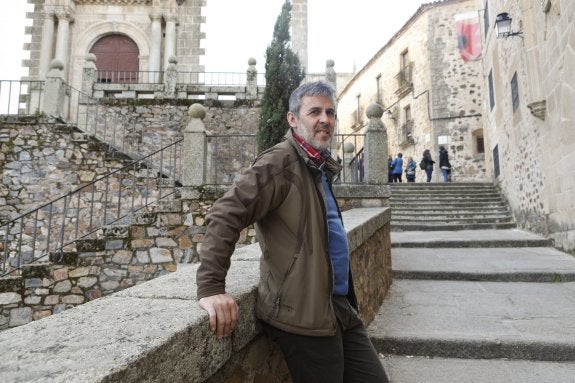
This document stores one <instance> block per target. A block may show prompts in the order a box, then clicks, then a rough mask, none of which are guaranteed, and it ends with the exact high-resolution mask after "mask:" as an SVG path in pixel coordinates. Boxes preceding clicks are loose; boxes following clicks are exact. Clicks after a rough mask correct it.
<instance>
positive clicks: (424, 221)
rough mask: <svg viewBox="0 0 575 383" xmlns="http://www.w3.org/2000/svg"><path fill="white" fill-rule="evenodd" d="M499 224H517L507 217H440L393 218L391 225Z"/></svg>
mask: <svg viewBox="0 0 575 383" xmlns="http://www.w3.org/2000/svg"><path fill="white" fill-rule="evenodd" d="M499 223H506V224H507V223H511V224H515V223H514V222H513V220H512V218H510V217H507V218H500V219H496V218H472V217H471V218H451V219H446V218H442V217H438V218H425V217H422V218H420V219H414V218H408V219H401V218H399V219H396V218H392V219H391V225H392V226H397V227H405V226H410V227H411V226H414V225H424V226H425V227H427V226H437V225H441V226H445V225H450V226H460V227H461V226H462V225H481V224H493V225H494V224H499Z"/></svg>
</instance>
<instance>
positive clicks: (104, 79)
mask: <svg viewBox="0 0 575 383" xmlns="http://www.w3.org/2000/svg"><path fill="white" fill-rule="evenodd" d="M164 73H165V72H162V71H107V70H99V71H98V72H97V79H98V82H100V83H110V84H162V83H163V82H164ZM247 76H248V75H247V73H246V72H177V83H178V84H183V85H213V86H246V85H247V83H248V77H247ZM256 80H257V84H258V86H265V74H264V73H258V74H257V77H256Z"/></svg>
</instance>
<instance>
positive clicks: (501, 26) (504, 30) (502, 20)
mask: <svg viewBox="0 0 575 383" xmlns="http://www.w3.org/2000/svg"><path fill="white" fill-rule="evenodd" d="M511 20H513V19H512V18H511V17H509V14H508V13H507V12H503V13H500V14H498V15H497V18H495V28H496V29H497V38H499V37H509V36H520V37H523V32H521V31H518V32H513V31H511Z"/></svg>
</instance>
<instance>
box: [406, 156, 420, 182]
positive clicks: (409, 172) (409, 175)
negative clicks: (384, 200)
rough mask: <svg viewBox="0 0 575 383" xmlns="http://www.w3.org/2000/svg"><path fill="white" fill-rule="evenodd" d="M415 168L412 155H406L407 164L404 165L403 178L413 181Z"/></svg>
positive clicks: (415, 164)
mask: <svg viewBox="0 0 575 383" xmlns="http://www.w3.org/2000/svg"><path fill="white" fill-rule="evenodd" d="M416 168H417V163H416V162H415V161H414V160H413V157H411V156H409V157H407V164H406V165H405V178H406V179H407V182H415V169H416Z"/></svg>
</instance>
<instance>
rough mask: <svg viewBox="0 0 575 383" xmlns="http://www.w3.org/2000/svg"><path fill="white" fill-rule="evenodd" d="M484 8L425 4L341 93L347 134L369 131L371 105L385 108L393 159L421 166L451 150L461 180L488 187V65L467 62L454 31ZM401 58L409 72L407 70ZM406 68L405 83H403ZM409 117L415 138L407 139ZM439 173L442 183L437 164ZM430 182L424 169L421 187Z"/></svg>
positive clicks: (464, 2) (454, 1) (459, 1)
mask: <svg viewBox="0 0 575 383" xmlns="http://www.w3.org/2000/svg"><path fill="white" fill-rule="evenodd" d="M478 9H479V8H477V6H476V4H475V1H473V0H450V1H442V2H433V3H429V4H424V5H423V6H422V7H421V8H420V9H419V10H418V11H417V12H416V13H415V14H414V15H413V16H412V18H411V19H410V20H408V21H407V23H406V24H405V25H404V26H403V27H402V28H401V29H400V30H399V31H398V32H397V33H396V34H395V35H394V36H393V37H392V38H391V39H390V40H389V41H388V42H386V43H385V45H384V46H383V47H382V48H381V49H380V50H379V51H378V52H377V53H376V54H375V55H374V56H373V57H372V58H371V60H370V61H369V62H368V63H367V64H366V66H365V67H363V68H362V69H361V70H360V71H359V72H358V73H357V75H356V76H355V77H354V78H353V79H352V80H351V81H350V82H349V83H348V84H347V85H346V87H345V88H344V89H343V90H342V92H341V94H340V96H339V100H338V101H339V102H338V118H339V129H340V133H352V132H358V133H359V132H363V130H364V129H365V126H366V124H367V121H368V119H367V118H366V115H365V112H366V111H367V107H368V106H369V105H370V104H372V103H379V104H381V105H382V106H384V108H385V113H384V114H383V118H382V120H383V122H384V124H385V127H386V130H387V137H388V148H387V151H388V153H389V154H391V155H392V156H393V157H395V156H396V155H397V153H398V152H402V153H403V158H404V159H406V158H407V157H408V156H412V157H413V158H414V159H415V160H416V161H417V162H419V160H420V159H421V157H422V153H423V151H424V150H425V149H429V150H430V151H431V153H432V156H433V158H434V159H435V160H436V161H437V160H438V152H439V146H440V145H444V146H445V147H446V149H447V150H448V152H449V154H450V160H451V164H452V166H453V167H454V168H453V172H452V176H453V180H454V181H462V182H484V181H485V179H486V171H485V162H484V160H485V159H484V154H483V153H478V152H477V145H476V143H477V142H476V137H478V136H481V137H482V136H483V131H482V119H481V103H482V91H481V88H482V80H481V78H480V76H479V75H480V73H481V61H480V60H477V61H468V62H464V61H463V60H462V59H461V57H460V54H459V51H458V40H457V34H456V30H455V16H456V15H458V14H461V13H467V12H478ZM478 14H479V13H478ZM366 38H368V37H367V36H366ZM402 57H405V59H406V60H407V61H408V62H409V65H406V66H409V70H406V69H405V67H402ZM402 70H403V71H404V72H405V73H404V77H405V80H406V81H404V82H403V83H401V84H400V82H399V80H398V76H399V75H400V72H401V71H402ZM402 73H403V72H402ZM407 110H409V115H407V112H406V111H407ZM408 117H410V118H411V121H412V137H411V138H407V137H406V136H405V127H406V123H407V118H408ZM444 142H445V143H444ZM435 170H436V171H435V172H434V180H435V181H437V180H440V178H441V174H440V171H439V162H438V161H437V164H436V168H435ZM424 180H425V173H424V172H422V171H420V170H419V168H418V170H417V171H416V181H417V182H423V181H424Z"/></svg>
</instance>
